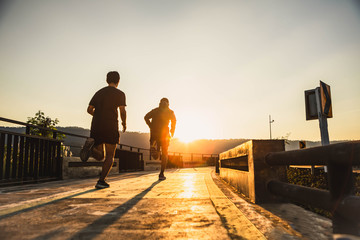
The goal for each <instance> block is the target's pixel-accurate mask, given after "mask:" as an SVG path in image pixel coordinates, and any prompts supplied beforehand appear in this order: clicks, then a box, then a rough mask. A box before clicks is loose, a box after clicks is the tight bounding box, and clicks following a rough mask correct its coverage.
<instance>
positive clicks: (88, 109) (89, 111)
mask: <svg viewBox="0 0 360 240" xmlns="http://www.w3.org/2000/svg"><path fill="white" fill-rule="evenodd" d="M87 112H88V113H89V114H90V115H91V116H94V112H95V107H94V106H92V105H89V106H88V108H87Z"/></svg>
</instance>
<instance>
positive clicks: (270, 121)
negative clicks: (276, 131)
mask: <svg viewBox="0 0 360 240" xmlns="http://www.w3.org/2000/svg"><path fill="white" fill-rule="evenodd" d="M273 122H274V120H271V115H269V126H270V140H271V124H272V123H273Z"/></svg>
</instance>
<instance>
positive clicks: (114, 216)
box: [69, 181, 161, 239]
mask: <svg viewBox="0 0 360 240" xmlns="http://www.w3.org/2000/svg"><path fill="white" fill-rule="evenodd" d="M160 182H161V181H156V182H154V183H153V184H151V185H150V186H149V187H148V188H147V189H145V190H144V191H142V192H141V193H139V194H137V195H136V196H134V197H133V198H131V199H129V200H128V201H126V202H125V203H123V204H121V205H120V206H119V207H117V208H114V209H113V210H112V211H111V212H108V213H107V214H106V215H104V216H102V217H101V218H98V219H97V220H95V221H94V222H92V223H91V224H89V225H88V226H87V227H85V228H84V229H82V230H81V231H79V232H77V233H76V234H75V235H73V236H72V237H70V238H69V239H93V238H95V237H96V236H97V235H99V234H101V233H102V232H103V231H104V230H105V229H106V228H107V227H109V226H111V225H112V224H113V223H114V222H116V221H117V220H119V219H120V218H121V217H122V216H123V215H124V214H125V213H127V212H128V211H129V210H130V209H131V208H133V207H134V206H135V205H136V204H137V203H138V202H139V201H140V200H141V199H142V198H143V197H144V196H145V195H146V194H147V193H148V192H150V191H151V189H152V188H153V187H155V186H156V185H157V184H159V183H160ZM119 212H120V213H119Z"/></svg>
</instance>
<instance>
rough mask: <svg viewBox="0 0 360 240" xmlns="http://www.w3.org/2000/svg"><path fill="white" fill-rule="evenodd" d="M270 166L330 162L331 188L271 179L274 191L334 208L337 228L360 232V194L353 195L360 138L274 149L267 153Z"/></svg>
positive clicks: (328, 165) (268, 187)
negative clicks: (349, 140)
mask: <svg viewBox="0 0 360 240" xmlns="http://www.w3.org/2000/svg"><path fill="white" fill-rule="evenodd" d="M265 162H266V163H267V164H268V165H270V166H282V165H326V166H327V167H328V173H327V177H328V186H329V191H326V190H319V189H315V188H309V187H304V186H299V185H294V184H289V183H285V182H281V181H278V180H270V181H269V182H268V184H267V189H268V191H270V192H271V193H272V194H274V195H277V196H282V197H285V198H288V199H291V200H293V201H296V202H299V203H302V204H308V205H311V206H314V207H317V208H320V209H324V210H327V211H330V212H331V213H332V215H333V220H332V221H333V232H334V233H341V234H352V235H357V236H360V197H357V196H354V195H353V189H354V188H353V171H352V167H353V166H359V165H360V141H354V142H346V143H338V144H331V145H327V146H321V147H314V148H308V149H301V150H294V151H287V152H274V153H269V154H267V155H266V157H265Z"/></svg>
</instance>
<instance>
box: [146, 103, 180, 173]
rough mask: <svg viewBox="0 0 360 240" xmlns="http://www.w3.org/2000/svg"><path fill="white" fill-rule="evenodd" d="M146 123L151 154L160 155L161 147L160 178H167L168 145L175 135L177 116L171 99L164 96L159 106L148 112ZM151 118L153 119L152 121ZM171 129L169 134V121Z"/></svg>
mask: <svg viewBox="0 0 360 240" xmlns="http://www.w3.org/2000/svg"><path fill="white" fill-rule="evenodd" d="M144 119H145V122H146V124H147V125H148V126H149V127H150V151H151V155H156V156H155V158H157V157H158V152H159V151H160V148H161V170H160V174H159V180H165V179H166V177H165V176H164V171H165V168H166V163H167V160H168V147H169V142H170V137H173V136H174V132H175V126H176V118H175V114H174V112H173V111H172V110H171V109H170V108H169V100H168V99H167V98H162V99H161V100H160V103H159V107H158V108H154V109H153V110H151V111H150V112H148V113H147V114H146V115H145V117H144ZM150 119H151V121H150ZM170 121H171V129H170V134H169V123H170Z"/></svg>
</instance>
